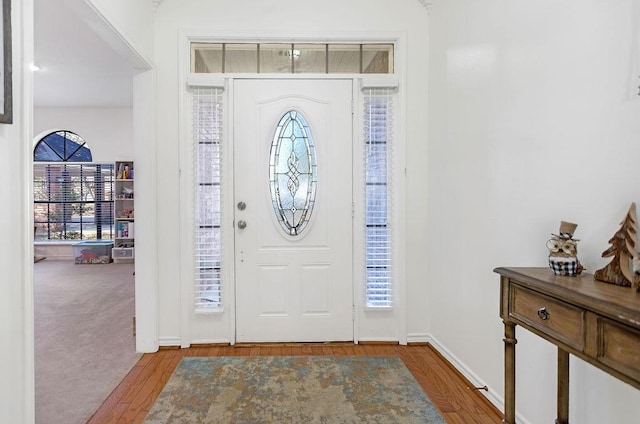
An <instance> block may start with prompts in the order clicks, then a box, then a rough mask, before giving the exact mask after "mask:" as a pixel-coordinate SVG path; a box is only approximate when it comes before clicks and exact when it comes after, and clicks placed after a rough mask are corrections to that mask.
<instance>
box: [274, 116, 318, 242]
mask: <svg viewBox="0 0 640 424" xmlns="http://www.w3.org/2000/svg"><path fill="white" fill-rule="evenodd" d="M269 179H270V187H271V200H272V203H273V209H274V212H275V214H276V217H277V219H278V222H279V223H280V225H281V226H282V228H283V230H284V231H285V232H286V233H287V234H288V235H291V236H297V235H299V234H300V233H301V232H302V231H303V230H304V228H305V227H306V226H307V224H308V223H309V219H310V218H311V213H312V211H313V206H314V203H315V198H316V184H317V163H316V152H315V145H314V142H313V138H312V136H311V131H310V130H309V126H308V124H307V122H306V120H305V119H304V117H303V116H302V114H300V113H299V112H296V111H289V112H287V113H285V114H284V116H283V117H282V118H281V119H280V122H278V125H277V127H276V131H275V135H274V137H273V142H272V144H271V154H270V161H269Z"/></svg>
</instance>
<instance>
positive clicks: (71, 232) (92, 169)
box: [33, 130, 114, 240]
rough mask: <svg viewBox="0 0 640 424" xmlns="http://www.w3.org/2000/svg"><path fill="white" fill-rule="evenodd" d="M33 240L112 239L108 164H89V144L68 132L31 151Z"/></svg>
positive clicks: (39, 143)
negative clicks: (34, 228) (32, 162)
mask: <svg viewBox="0 0 640 424" xmlns="http://www.w3.org/2000/svg"><path fill="white" fill-rule="evenodd" d="M33 160H34V164H33V203H34V204H33V209H34V224H35V227H36V231H35V236H34V239H35V240H79V239H82V240H100V239H110V238H112V237H113V194H112V193H113V169H114V165H113V164H112V163H93V162H92V160H93V156H92V154H91V150H90V149H89V147H88V146H87V143H86V142H85V141H84V139H83V138H82V137H80V136H79V135H78V134H76V133H74V132H71V131H64V130H60V131H54V132H50V133H48V134H46V135H45V136H44V137H40V139H39V140H36V144H35V147H34V149H33Z"/></svg>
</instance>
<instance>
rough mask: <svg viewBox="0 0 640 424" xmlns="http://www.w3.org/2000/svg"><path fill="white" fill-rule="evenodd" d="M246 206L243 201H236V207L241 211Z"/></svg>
mask: <svg viewBox="0 0 640 424" xmlns="http://www.w3.org/2000/svg"><path fill="white" fill-rule="evenodd" d="M246 208H247V204H246V203H244V202H238V209H240V210H241V211H243V210H245V209H246Z"/></svg>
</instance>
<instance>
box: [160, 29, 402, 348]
mask: <svg viewBox="0 0 640 424" xmlns="http://www.w3.org/2000/svg"><path fill="white" fill-rule="evenodd" d="M180 39H181V41H182V42H181V43H180V52H179V54H180V57H182V58H186V59H187V60H183V64H182V66H181V67H180V70H179V78H178V80H179V81H181V83H180V90H179V93H180V94H179V96H180V104H181V113H180V117H181V118H180V124H181V131H180V133H181V139H182V142H181V143H180V155H181V159H180V164H181V182H180V188H181V192H182V194H181V204H183V205H192V204H193V202H192V200H193V199H192V197H193V195H192V193H191V191H192V187H191V172H192V169H193V165H192V162H191V151H190V142H191V141H190V140H191V138H190V134H191V128H190V117H189V115H190V111H191V96H190V95H189V94H188V90H187V89H185V86H186V82H187V80H191V81H192V82H193V81H197V83H194V84H193V85H203V86H223V87H225V98H226V103H225V106H224V108H225V114H224V125H225V130H224V140H225V143H226V148H225V150H224V153H223V154H224V157H223V161H224V163H223V172H224V173H225V178H224V182H223V190H225V192H226V193H233V173H232V170H231V169H229V168H228V165H229V164H230V163H232V162H231V161H232V159H233V140H234V132H233V122H234V121H233V103H232V102H233V97H234V93H233V84H231V83H230V82H232V81H233V80H235V79H260V78H268V79H278V78H281V79H297V78H300V79H309V78H322V79H336V78H337V79H352V80H353V98H354V108H353V110H354V113H353V131H354V135H353V140H354V141H353V143H354V146H362V145H363V143H364V141H363V134H362V131H359V129H360V123H361V122H362V119H363V112H362V99H363V96H362V94H361V89H362V87H363V86H365V85H366V86H370V87H385V86H386V87H388V86H395V87H398V92H397V102H396V104H395V115H396V117H397V118H396V120H395V127H396V129H395V132H396V135H395V139H394V143H395V146H394V157H393V166H392V177H391V178H392V181H393V183H392V187H393V188H392V190H393V193H394V196H393V198H394V204H393V212H392V217H393V218H392V219H393V220H394V230H393V235H392V237H393V240H395V243H394V248H393V258H394V263H393V268H394V307H393V309H392V310H390V311H378V310H367V309H366V308H365V301H364V289H365V283H364V265H363V264H364V254H362V255H360V256H359V255H358V251H359V250H360V251H362V252H363V249H364V243H363V242H360V243H358V239H359V238H360V239H362V240H364V239H363V237H361V236H360V235H359V233H358V231H360V233H361V234H363V233H364V227H363V223H364V215H363V214H359V213H358V211H359V210H362V209H361V208H362V206H363V205H362V203H361V201H360V200H358V199H354V203H355V205H354V209H355V219H354V223H353V225H354V246H353V248H354V252H353V253H354V255H353V258H354V261H353V266H354V278H353V281H354V287H353V289H354V296H353V299H354V304H355V311H354V331H353V336H354V342H355V343H358V342H359V341H396V342H399V343H400V344H406V343H407V340H408V336H409V335H408V333H407V328H408V325H407V318H408V317H407V310H406V305H407V303H406V297H405V293H406V281H405V275H406V272H405V269H406V262H405V257H406V255H405V247H406V243H405V240H406V227H405V225H406V224H405V220H404V219H403V217H404V216H405V196H406V195H405V188H406V168H405V166H406V165H405V164H406V159H405V151H406V130H405V128H406V125H405V116H406V114H405V106H404V105H405V101H406V100H405V99H406V94H405V91H404V88H403V87H404V86H403V84H402V81H404V80H405V79H406V72H405V70H404V69H405V67H404V66H403V64H404V63H406V35H405V34H403V33H398V34H391V35H389V34H388V33H387V34H384V35H381V36H379V37H375V36H371V35H370V34H369V35H366V36H363V35H362V34H357V35H354V34H347V35H345V34H341V35H337V36H329V37H327V35H326V34H318V35H316V36H314V35H309V34H305V35H303V36H291V35H287V36H282V35H277V36H273V37H269V36H264V37H260V41H261V42H274V43H278V42H290V40H291V39H299V40H310V41H312V40H323V42H331V41H333V40H335V41H342V42H350V41H352V42H355V43H358V42H360V43H361V42H368V41H376V42H381V41H382V42H390V43H394V44H395V46H396V47H395V52H396V60H395V63H396V70H397V72H396V74H393V75H371V76H363V75H358V74H319V75H318V74H306V75H305V74H190V69H189V65H190V63H189V60H188V58H189V52H190V43H191V42H214V43H215V42H218V43H221V42H228V41H229V40H234V41H236V42H255V37H248V36H246V35H238V34H231V33H226V32H225V33H219V32H211V31H180ZM355 148H356V147H354V149H355ZM360 159H361V155H359V154H358V152H357V151H354V154H353V163H354V166H353V172H354V178H353V185H354V196H357V193H358V191H359V190H360V187H364V182H363V178H362V177H361V176H360V175H361V174H362V172H361V171H362V164H361V163H360V162H361V160H360ZM359 202H360V204H359ZM233 207H234V205H233V204H230V202H225V204H223V211H222V212H223V215H224V216H226V217H233ZM359 208H360V209H359ZM186 209H188V211H186ZM181 210H182V211H184V212H187V213H182V214H181V217H180V228H181V231H180V232H181V242H180V245H181V252H182V254H181V259H180V264H181V271H180V279H181V298H182V301H181V325H180V328H181V335H180V337H179V339H175V338H166V339H164V340H163V338H161V339H160V343H159V344H160V345H161V346H162V345H175V344H177V343H176V342H178V343H179V344H180V345H181V346H182V347H188V346H190V345H191V344H192V343H207V342H209V343H218V342H228V343H230V344H235V342H236V339H235V334H236V327H235V313H236V311H235V297H236V293H235V275H234V271H233V269H232V268H233V267H232V266H227V267H226V268H227V269H226V270H225V271H224V274H223V281H224V284H225V289H224V290H225V294H224V302H225V306H224V311H223V312H220V314H223V315H226V316H227V317H231V319H224V318H221V317H220V316H218V315H215V314H213V315H214V316H215V317H214V318H211V321H212V322H213V321H215V323H214V324H212V325H217V327H216V331H215V332H216V335H215V336H210V335H207V336H205V337H204V338H203V337H195V338H192V337H191V334H190V327H191V319H192V316H193V305H192V303H191V302H192V299H193V270H192V257H193V256H192V254H191V252H192V236H191V234H190V232H191V231H192V228H193V226H192V214H193V209H189V208H182V209H181ZM359 215H362V217H359ZM227 221H228V219H227ZM227 221H225V226H226V228H225V229H224V230H223V237H224V238H225V239H226V240H233V233H234V228H233V226H232V225H231V224H230V223H229V222H227ZM359 227H362V229H360V228H359ZM225 254H226V262H227V263H234V262H235V257H234V252H233V249H227V250H225ZM360 258H361V259H360ZM372 317H373V318H372ZM380 318H381V319H382V321H385V322H386V324H385V328H386V329H387V330H385V334H383V335H376V334H374V333H375V330H372V328H376V327H377V326H378V324H379V322H380ZM203 319H206V318H203Z"/></svg>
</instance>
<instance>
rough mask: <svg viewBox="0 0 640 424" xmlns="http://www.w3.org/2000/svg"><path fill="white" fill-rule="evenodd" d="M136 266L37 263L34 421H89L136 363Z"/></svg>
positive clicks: (40, 423) (70, 423)
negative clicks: (134, 326)
mask: <svg viewBox="0 0 640 424" xmlns="http://www.w3.org/2000/svg"><path fill="white" fill-rule="evenodd" d="M133 268H134V266H133V264H115V263H112V264H104V265H74V263H73V261H72V260H69V261H52V260H44V261H41V262H38V263H36V264H34V278H33V279H34V315H35V317H34V321H35V401H36V402H35V403H36V411H35V413H36V423H38V424H83V423H86V422H87V420H88V419H89V418H90V417H91V415H92V414H93V413H94V412H95V411H96V410H97V409H98V408H99V407H100V405H101V404H102V402H103V401H104V400H105V399H106V398H107V396H109V394H110V393H111V391H112V390H113V389H114V388H115V387H116V386H117V385H118V383H119V382H120V381H121V380H122V379H123V378H124V377H125V376H126V374H127V373H128V372H129V370H131V368H132V367H133V366H134V365H135V364H136V363H137V361H138V359H139V358H140V356H141V355H139V354H137V353H136V352H135V337H134V336H133V316H134V294H135V290H134V277H133ZM0 421H1V420H0Z"/></svg>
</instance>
